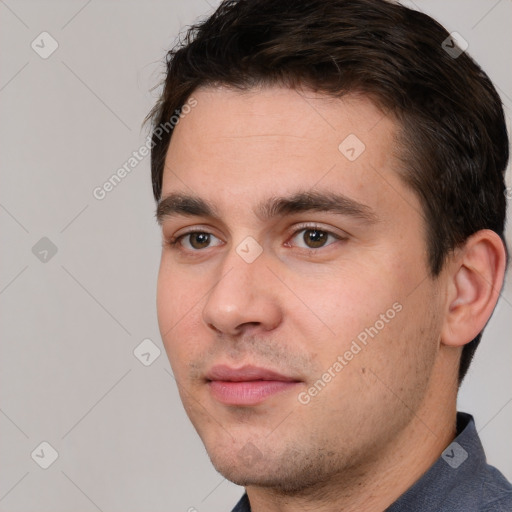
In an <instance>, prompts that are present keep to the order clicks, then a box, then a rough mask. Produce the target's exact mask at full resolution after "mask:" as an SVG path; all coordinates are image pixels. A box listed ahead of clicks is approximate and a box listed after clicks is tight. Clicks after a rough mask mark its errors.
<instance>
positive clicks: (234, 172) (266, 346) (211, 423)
mask: <svg viewBox="0 0 512 512" xmlns="http://www.w3.org/2000/svg"><path fill="white" fill-rule="evenodd" d="M194 97H195V99H196V100H197V106H195V107H194V108H193V109H191V111H190V113H188V114H187V115H186V116H184V117H183V119H182V120H181V121H180V122H179V124H178V126H177V127H176V129H175V132H174V134H173V137H172V140H171V144H170V147H169V151H168V154H167V159H166V163H165V171H164V176H163V193H162V199H165V198H167V197H169V196H171V195H173V199H172V200H168V201H166V207H165V208H164V207H162V208H161V212H160V213H161V219H160V220H161V224H162V232H163V238H164V240H165V241H169V240H170V241H171V242H174V245H171V244H168V243H166V242H164V246H163V250H162V260H161V266H160V273H159V279H158V318H159V326H160V331H161V334H162V339H163V342H164V345H165V348H166V350H167V354H168V356H169V360H170V362H171V366H172V369H173V372H174V376H175V378H176V381H177V383H178V388H179V392H180V396H181V398H182V400H183V403H184V406H185V409H186V411H187V413H188V415H189V417H190V419H191V421H192V423H193V424H194V426H195V428H196V429H197V431H198V433H199V435H200V436H201V438H202V440H203V442H204V444H205V446H206V449H207V451H208V453H209V455H210V458H211V460H212V462H213V464H214V465H215V467H216V468H217V469H218V470H219V471H220V472H221V473H222V474H224V475H225V476H226V477H227V478H228V479H230V480H232V481H234V482H236V483H238V484H241V485H268V486H273V487H277V488H281V489H283V490H284V489H286V490H294V489H298V488H304V487H307V486H308V485H312V484H315V483H318V482H321V481H322V480H324V479H326V478H330V477H332V475H333V474H335V473H341V472H342V471H343V470H344V469H345V468H347V467H348V466H356V465H359V466H360V467H364V464H365V462H368V461H370V460H373V459H374V458H375V457H376V456H378V455H379V453H380V454H381V455H382V453H383V452H384V451H385V450H386V449H391V447H392V446H393V442H394V441H397V439H399V437H400V435H402V433H403V432H405V431H407V428H410V426H411V425H412V424H414V422H415V421H418V420H417V416H418V414H419V411H420V408H421V407H422V406H423V405H422V402H423V401H424V398H425V396H426V394H427V391H428V385H429V380H430V377H431V373H432V369H433V366H434V362H435V359H436V356H437V352H438V348H439V335H440V329H441V322H442V318H441V314H440V303H441V299H440V298H439V295H440V294H439V293H438V291H437V290H438V284H437V283H436V281H434V280H432V279H431V278H430V277H428V269H427V255H426V246H425V236H424V221H423V219H422V216H421V206H420V204H419V201H418V199H417V198H416V196H415V195H414V193H413V192H412V191H410V190H409V189H408V188H406V187H405V185H404V184H403V183H402V181H401V180H400V179H399V177H398V174H397V168H398V160H397V159H396V156H395V155H394V147H395V139H394V137H395V135H396V129H397V126H396V124H395V122H394V121H393V120H391V119H390V118H389V117H386V116H384V115H383V114H382V112H381V111H380V110H379V109H377V108H376V107H375V106H374V105H373V103H371V102H370V101H369V100H367V99H364V98H361V97H355V96H346V97H344V98H342V99H332V98H328V97H325V96H320V95H318V94H316V95H315V94H314V93H311V92H310V93H307V92H300V93H299V92H297V91H293V90H289V89H285V88H278V87H272V88H266V89H254V90H251V91H249V92H240V91H238V92H237V91H232V90H229V89H227V88H216V89H214V88H206V89H201V90H198V91H196V92H195V93H194ZM347 137H348V138H347ZM356 137H357V138H356ZM340 144H341V146H340ZM363 144H364V146H365V147H364V146H363ZM191 233H192V234H191Z"/></svg>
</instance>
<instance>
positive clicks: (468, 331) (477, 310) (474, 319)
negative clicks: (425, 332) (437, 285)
mask: <svg viewBox="0 0 512 512" xmlns="http://www.w3.org/2000/svg"><path fill="white" fill-rule="evenodd" d="M506 259H507V255H506V251H505V246H504V244H503V241H502V240H501V238H500V237H499V236H498V235H497V234H496V233H495V232H494V231H491V230H489V229H483V230H481V231H477V232H476V233H474V234H473V235H471V236H470V237H469V238H468V239H467V240H466V242H465V244H464V245H463V246H462V247H460V248H459V249H457V250H456V251H455V255H454V257H453V258H452V259H451V261H450V263H449V265H448V266H447V272H448V275H447V284H448V286H447V299H448V300H447V303H446V312H445V320H444V323H443V327H442V331H441V343H443V344H444V345H448V346H452V347H460V346H463V345H465V344H466V343H469V342H470V341H471V340H472V339H473V338H475V337H476V336H477V335H478V334H479V333H480V332H481V331H482V329H483V328H484V327H485V324H486V323H487V321H488V320H489V318H490V317H491V314H492V312H493V310H494V307H495V306H496V303H497V302H498V298H499V295H500V291H501V287H502V285H503V277H504V274H505V266H506Z"/></svg>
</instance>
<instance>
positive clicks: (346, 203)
mask: <svg viewBox="0 0 512 512" xmlns="http://www.w3.org/2000/svg"><path fill="white" fill-rule="evenodd" d="M309 211H317V212H328V213H336V214H339V215H345V216H348V217H354V218H357V219H359V220H362V221H364V222H366V223H368V224H373V223H375V222H376V221H377V215H376V213H375V212H374V210H372V208H370V207H369V206H368V205H366V204H363V203H360V202H359V201H356V200H355V199H352V198H350V197H347V196H345V195H343V194H336V193H332V192H298V193H295V194H292V195H290V196H285V197H271V198H270V199H267V200H266V201H263V202H262V203H260V204H259V205H258V206H257V207H256V214H257V215H258V216H259V217H260V218H261V219H262V220H267V219H272V218H275V217H282V216H286V215H292V214H294V213H302V212H309ZM155 216H156V219H157V221H158V223H159V224H162V222H163V221H164V220H165V219H166V218H168V217H173V216H196V217H211V218H219V214H218V212H217V210H216V208H215V207H214V206H213V205H212V204H211V203H210V202H208V201H206V200H204V199H202V198H200V197H198V196H192V195H189V194H182V193H172V194H169V195H167V196H166V197H164V198H162V199H161V200H160V202H159V203H158V206H157V208H156V213H155Z"/></svg>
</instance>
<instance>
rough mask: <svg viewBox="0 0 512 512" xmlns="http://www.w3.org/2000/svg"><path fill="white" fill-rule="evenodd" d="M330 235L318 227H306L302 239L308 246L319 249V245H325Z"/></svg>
mask: <svg viewBox="0 0 512 512" xmlns="http://www.w3.org/2000/svg"><path fill="white" fill-rule="evenodd" d="M328 236H329V235H328V233H326V232H325V231H320V230H318V229H306V230H305V231H304V235H303V236H302V239H303V240H304V243H305V244H306V246H307V247H310V248H311V249H317V248H318V247H323V246H324V245H325V243H326V242H327V238H328Z"/></svg>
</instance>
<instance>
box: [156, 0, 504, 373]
mask: <svg viewBox="0 0 512 512" xmlns="http://www.w3.org/2000/svg"><path fill="white" fill-rule="evenodd" d="M449 37H450V35H449V34H448V32H447V31H446V30H445V29H444V28H443V27H442V26H441V25H440V24H439V23H437V22H436V21H435V20H433V19H432V18H430V17H429V16H427V15H426V14H423V13H421V12H418V11H414V10H411V9H408V8H406V7H404V6H402V5H400V4H396V3H391V2H388V1H385V0H280V1H276V0H227V1H224V2H222V3H221V5H220V6H219V7H218V9H217V10H216V11H215V12H214V13H213V14H212V15H211V16H210V17H209V18H208V19H206V20H205V21H203V22H201V23H198V24H197V25H194V26H192V27H191V28H190V29H189V30H188V32H187V33H186V36H185V38H184V40H183V41H181V42H180V43H178V44H177V45H176V46H175V47H174V48H173V49H172V50H171V51H169V53H168V54H167V60H166V64H167V70H166V71H167V73H166V77H165V81H164V89H163V93H162V96H161V98H160V100H159V101H158V103H157V104H156V105H155V107H154V108H153V110H152V111H151V112H150V114H149V115H148V119H150V120H151V121H152V124H153V127H154V130H153V135H152V144H153V148H152V151H151V174H152V182H153V193H154V197H155V200H157V201H158V200H159V199H160V197H161V192H162V177H163V170H164V161H165V157H166V153H167V149H168V147H169V142H170V139H171V136H172V129H171V130H168V131H166V132H165V134H164V133H163V131H162V130H160V131H158V132H156V128H157V127H158V126H159V125H162V124H165V123H166V122H168V121H169V119H170V118H171V117H172V116H173V115H175V114H176V112H178V113H179V112H180V109H181V108H182V106H183V105H184V103H185V102H186V101H187V99H188V98H189V97H190V95H191V94H192V93H193V91H194V90H195V89H197V88H198V87H200V86H216V85H228V86H231V87H235V88H239V89H248V88H251V87H254V86H258V85H284V86H287V87H292V88H296V87H305V88H308V89H312V90H314V91H319V92H322V93H325V94H328V95H331V96H334V97H340V96H342V95H344V94H347V93H351V92H357V93H363V94H365V95H367V96H368V97H369V98H370V99H372V100H373V101H374V103H375V104H376V105H378V106H379V107H380V108H381V109H382V110H383V111H384V112H387V113H389V114H391V115H393V116H395V118H396V119H397V120H398V121H399V126H401V130H400V131H401V133H400V137H399V141H398V142H399V144H398V148H399V157H400V159H401V161H402V162H403V166H402V169H400V170H399V172H400V175H401V177H402V178H403V180H404V182H405V183H406V184H407V185H409V186H410V187H411V188H412V189H413V190H414V191H415V193H416V194H417V195H418V197H419V199H420V201H421V204H422V208H423V214H424V217H425V223H426V243H427V251H428V262H429V268H430V272H431V275H432V277H435V276H437V275H438V274H439V272H440V271H441V269H442V267H443V263H444V261H445V259H446V256H447V255H448V253H449V252H450V251H452V250H453V249H454V248H456V247H457V246H459V245H460V244H462V243H463V242H464V241H465V240H466V239H467V238H468V237H469V236H470V235H471V234H473V233H475V232H476V231H478V230H480V229H491V230H493V231H495V232H496V233H497V234H498V235H499V236H500V237H501V239H502V240H503V242H504V243H505V240H504V237H503V230H504V223H505V215H506V196H505V183H504V173H505V168H506V165H507V161H508V152H509V146H508V136H507V129H506V125H505V119H504V113H503V108H502V104H501V100H500V97H499V95H498V93H497V92H496V90H495V88H494V87H493V85H492V83H491V81H490V80H489V78H488V77H487V75H486V74H485V73H484V72H483V71H482V69H481V68H480V67H479V66H478V65H477V64H476V63H475V62H474V61H473V60H472V59H471V57H469V56H468V55H467V53H465V52H463V53H461V54H460V55H458V56H456V54H454V53H453V52H452V53H450V52H447V51H446V49H447V48H446V46H445V45H443V41H447V40H448V41H450V42H449V46H453V44H454V43H453V41H452V40H450V39H447V38H449ZM160 132H162V133H160ZM480 338H481V333H480V334H479V335H478V336H477V337H476V338H475V339H474V340H473V341H471V342H470V343H468V344H467V345H466V346H465V347H464V349H463V353H462V357H461V362H460V368H459V382H461V381H462V379H463V377H464V375H465V374H466V371H467V369H468V367H469V364H470V362H471V359H472V357H473V354H474V351H475V349H476V347H477V345H478V343H479V342H480Z"/></svg>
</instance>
